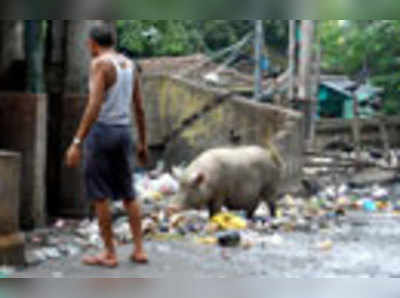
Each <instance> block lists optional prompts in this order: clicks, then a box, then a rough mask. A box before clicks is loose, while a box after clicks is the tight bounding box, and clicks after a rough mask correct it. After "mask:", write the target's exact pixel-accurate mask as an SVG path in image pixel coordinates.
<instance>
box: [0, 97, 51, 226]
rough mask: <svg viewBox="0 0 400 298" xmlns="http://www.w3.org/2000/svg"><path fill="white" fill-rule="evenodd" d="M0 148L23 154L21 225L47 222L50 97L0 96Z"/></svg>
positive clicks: (35, 224)
mask: <svg viewBox="0 0 400 298" xmlns="http://www.w3.org/2000/svg"><path fill="white" fill-rule="evenodd" d="M0 132H1V134H0V148H1V149H4V150H10V151H15V152H19V153H21V155H22V177H21V204H20V210H19V214H20V223H21V225H22V227H23V228H32V227H34V226H36V227H39V226H42V225H44V223H45V201H46V187H45V175H46V149H47V148H46V144H47V97H46V96H45V95H33V94H23V93H0Z"/></svg>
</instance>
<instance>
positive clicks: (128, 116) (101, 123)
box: [66, 24, 148, 268]
mask: <svg viewBox="0 0 400 298" xmlns="http://www.w3.org/2000/svg"><path fill="white" fill-rule="evenodd" d="M115 42H116V36H115V34H114V30H113V28H112V26H110V25H108V24H98V25H95V26H94V27H93V28H92V29H91V31H90V33H89V40H88V48H89V50H90V52H91V55H92V57H93V59H92V62H91V66H90V79H89V81H90V92H89V102H88V104H87V107H86V110H85V113H84V115H83V118H82V121H81V123H80V126H79V129H78V131H77V133H76V135H75V138H74V140H73V142H72V144H71V146H70V147H69V149H68V151H67V153H66V164H67V166H68V167H77V166H78V165H79V162H80V159H81V146H82V144H83V142H84V175H85V184H86V191H87V196H88V199H89V200H90V201H91V202H93V203H94V205H95V209H96V214H97V216H98V221H99V227H100V232H101V236H102V239H103V241H104V245H105V252H104V253H102V254H100V255H98V256H94V257H93V256H88V257H85V258H84V259H83V263H84V264H86V265H97V266H105V267H112V268H113V267H117V266H118V258H117V255H116V251H115V245H114V236H113V231H112V217H111V212H110V209H109V203H108V200H109V199H112V200H117V199H123V200H124V206H125V208H126V209H127V212H128V215H129V219H130V226H131V231H132V234H133V239H134V244H135V250H134V252H133V254H132V257H131V260H132V261H133V262H136V263H146V262H147V261H148V260H147V256H146V254H145V252H144V250H143V246H142V234H141V232H142V231H141V218H140V217H141V215H140V208H139V205H138V203H137V202H136V201H135V192H134V188H133V186H132V181H133V177H132V174H133V173H132V172H133V171H132V157H133V156H132V154H133V153H134V150H135V148H134V147H135V146H134V140H133V138H132V118H133V115H132V114H134V115H135V119H136V125H137V129H138V135H139V144H138V146H137V156H138V160H139V162H140V163H142V164H143V165H144V164H145V163H146V162H147V161H148V151H147V143H146V142H147V141H146V128H145V120H144V111H143V102H142V96H141V90H140V79H139V72H138V71H137V67H136V65H135V64H134V63H133V61H131V60H129V59H128V58H126V57H125V56H123V55H120V54H118V53H117V52H116V51H115V50H114V46H115Z"/></svg>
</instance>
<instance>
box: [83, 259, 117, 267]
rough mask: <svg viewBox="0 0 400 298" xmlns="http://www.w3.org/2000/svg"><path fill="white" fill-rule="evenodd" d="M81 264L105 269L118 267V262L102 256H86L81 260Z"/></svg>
mask: <svg viewBox="0 0 400 298" xmlns="http://www.w3.org/2000/svg"><path fill="white" fill-rule="evenodd" d="M82 263H83V264H84V265H86V266H99V267H106V268H116V267H118V265H119V264H118V261H117V259H115V258H107V257H104V256H87V257H84V258H83V259H82Z"/></svg>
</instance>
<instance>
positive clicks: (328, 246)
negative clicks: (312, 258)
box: [316, 240, 333, 251]
mask: <svg viewBox="0 0 400 298" xmlns="http://www.w3.org/2000/svg"><path fill="white" fill-rule="evenodd" d="M316 247H317V249H319V250H323V251H328V250H331V249H332V248H333V242H332V241H331V240H326V241H323V242H321V243H318V244H317V246H316Z"/></svg>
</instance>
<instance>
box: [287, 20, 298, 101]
mask: <svg viewBox="0 0 400 298" xmlns="http://www.w3.org/2000/svg"><path fill="white" fill-rule="evenodd" d="M295 78H296V20H290V21H289V90H288V100H289V103H292V102H293V100H294V89H295V81H296V79H295Z"/></svg>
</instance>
